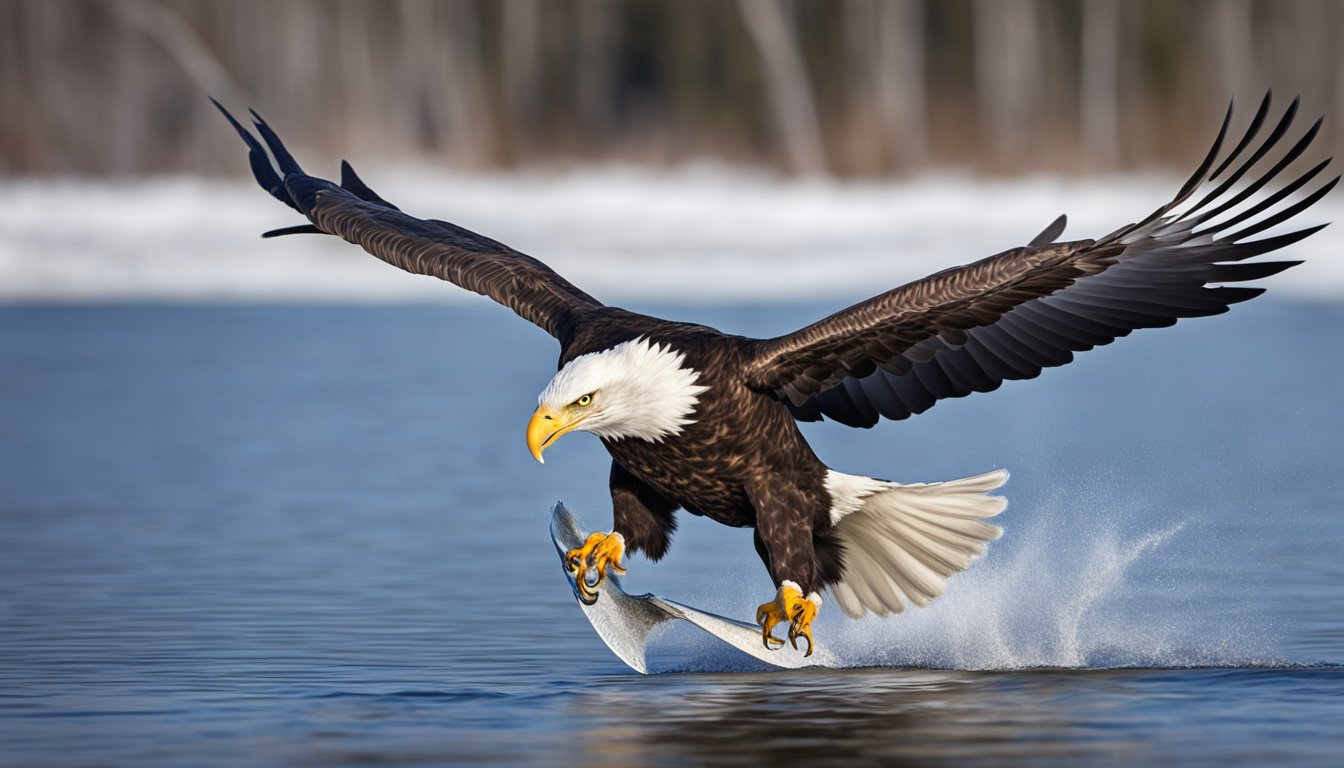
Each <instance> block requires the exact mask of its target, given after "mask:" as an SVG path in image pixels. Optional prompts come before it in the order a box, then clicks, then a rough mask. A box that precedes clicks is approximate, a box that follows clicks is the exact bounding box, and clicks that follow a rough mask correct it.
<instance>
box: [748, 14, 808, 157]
mask: <svg viewBox="0 0 1344 768" xmlns="http://www.w3.org/2000/svg"><path fill="white" fill-rule="evenodd" d="M737 7H738V9H739V10H740V11H741V14H742V20H743V21H744V22H745V23H746V25H747V31H748V32H750V33H751V39H752V42H754V43H755V44H756V51H757V53H758V54H759V56H760V60H761V67H762V69H763V70H764V74H765V79H766V85H767V87H768V89H769V92H770V103H771V105H772V106H773V108H774V112H775V123H776V125H777V127H778V129H779V131H780V134H781V136H782V138H783V140H784V149H785V152H786V153H787V155H788V158H789V165H790V166H791V167H792V168H793V170H795V171H797V172H799V173H826V172H827V164H826V150H825V146H824V144H823V143H822V139H821V125H820V123H819V122H818V120H817V109H816V106H815V102H814V101H813V99H812V86H811V85H810V83H809V81H808V78H807V70H806V68H804V66H803V58H802V54H801V53H800V52H799V51H798V42H797V40H796V39H795V37H794V34H793V28H792V26H793V25H792V24H791V23H790V20H789V18H788V16H787V14H786V13H785V10H784V8H783V7H782V6H781V5H780V3H778V2H775V1H774V0H738V3H737Z"/></svg>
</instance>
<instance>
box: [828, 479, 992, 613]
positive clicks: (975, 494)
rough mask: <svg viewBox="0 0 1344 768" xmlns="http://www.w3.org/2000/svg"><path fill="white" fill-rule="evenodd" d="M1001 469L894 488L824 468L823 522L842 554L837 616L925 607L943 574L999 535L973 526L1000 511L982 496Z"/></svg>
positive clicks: (938, 588) (935, 594)
mask: <svg viewBox="0 0 1344 768" xmlns="http://www.w3.org/2000/svg"><path fill="white" fill-rule="evenodd" d="M1007 480H1008V473H1007V472H1006V471H1004V470H998V471H995V472H987V473H985V474H983V475H976V476H975V477H967V478H964V479H962V480H951V481H949V482H946V483H918V484H912V485H902V484H900V483H893V482H890V481H888V480H876V479H874V478H871V477H858V476H855V475H845V474H842V473H840V472H836V471H834V470H831V471H830V472H829V473H828V474H827V476H826V490H827V491H828V492H829V493H830V494H831V521H832V523H833V524H834V525H835V535H836V538H837V539H839V541H840V545H841V546H842V547H844V551H845V572H844V578H843V579H842V581H841V582H840V583H838V584H834V585H832V586H831V594H832V595H834V596H835V601H836V602H837V603H839V604H840V607H841V609H843V610H844V612H845V613H847V614H849V615H850V616H853V617H854V618H858V617H860V616H862V615H863V614H864V612H865V611H872V612H873V613H875V614H877V615H878V616H886V615H888V614H892V613H900V612H901V611H903V610H905V604H906V603H907V602H909V603H914V604H915V605H919V606H924V605H928V604H929V602H930V601H932V600H933V599H934V598H936V597H938V596H939V595H941V594H942V593H943V585H944V583H946V581H947V579H948V577H950V576H951V575H952V574H954V573H959V572H961V571H964V570H966V569H967V568H969V567H970V565H971V561H972V560H973V559H974V558H975V557H977V556H979V555H982V554H984V552H985V546H986V544H987V543H988V542H990V541H993V540H994V539H997V538H998V537H999V535H1000V533H1002V531H1001V530H1000V529H999V527H998V526H996V525H991V524H989V523H985V522H981V521H982V520H984V519H986V518H990V517H993V516H995V515H997V514H999V513H1000V512H1002V511H1003V510H1004V508H1005V507H1007V506H1008V500H1007V499H1005V498H1003V497H1002V496H989V495H987V494H988V493H989V491H992V490H994V489H995V488H998V487H999V486H1001V485H1003V484H1004V482H1006V481H1007Z"/></svg>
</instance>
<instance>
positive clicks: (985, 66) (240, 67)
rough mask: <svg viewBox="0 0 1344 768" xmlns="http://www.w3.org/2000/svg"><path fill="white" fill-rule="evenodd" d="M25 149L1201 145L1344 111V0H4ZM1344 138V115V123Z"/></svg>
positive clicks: (623, 157)
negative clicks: (1280, 113) (1224, 120)
mask: <svg viewBox="0 0 1344 768" xmlns="http://www.w3.org/2000/svg"><path fill="white" fill-rule="evenodd" d="M0 17H3V20H4V22H3V24H0V114H3V115H4V116H5V117H4V120H3V121H2V122H0V170H3V171H5V172H7V173H10V174H23V175H42V174H79V175H107V174H145V173H165V172H169V173H180V172H191V173H210V174H219V173H226V174H235V175H236V174H237V173H239V170H240V168H241V167H242V166H241V164H240V163H239V162H238V159H237V157H236V156H235V155H234V154H229V153H227V152H221V151H220V150H221V147H220V133H221V132H220V131H219V118H218V115H217V114H215V113H214V111H213V110H212V109H211V108H210V106H209V104H208V103H207V102H206V100H205V98H204V96H205V95H206V94H211V95H214V96H215V97H217V98H219V99H221V100H222V101H224V102H225V103H226V104H230V105H232V106H234V107H235V108H243V107H246V106H255V107H257V108H258V109H260V110H262V111H263V113H264V114H265V115H266V116H267V117H268V119H270V120H271V121H272V122H274V123H276V124H278V125H280V126H283V127H286V128H287V131H286V133H287V134H288V135H289V136H290V137H291V138H290V140H291V141H292V142H295V143H297V144H298V145H300V146H302V147H305V148H313V149H316V150H319V151H321V152H324V153H328V154H331V153H346V154H349V155H354V156H358V157H363V158H380V159H397V160H403V161H414V162H420V161H422V160H429V161H432V162H434V163H436V164H442V165H446V166H453V167H459V168H477V169H479V168H501V167H506V168H507V167H525V166H532V165H536V164H542V165H551V166H554V165H567V164H574V163H587V162H593V161H601V162H610V161H622V162H631V163H637V164H641V165H653V166H662V165H669V164H677V163H684V162H687V161H691V160H701V159H706V158H712V159H715V160H721V161H726V162H729V163H732V164H745V165H756V166H764V167H767V168H772V169H778V170H782V171H787V172H797V173H820V174H834V175H838V176H844V177H850V176H856V177H874V176H887V175H892V174H910V173H912V172H918V171H922V170H926V169H929V168H938V167H945V166H956V167H963V168H973V169H975V170H978V171H985V172H991V173H1024V172H1041V171H1048V172H1064V173H1079V172H1097V171H1111V170H1116V169H1133V168H1135V167H1151V166H1163V165H1171V164H1175V165H1179V166H1180V167H1181V168H1184V167H1186V166H1188V165H1189V164H1190V163H1191V162H1192V159H1193V158H1195V157H1197V155H1198V154H1199V153H1200V151H1201V150H1202V149H1203V148H1204V147H1205V145H1206V144H1207V142H1208V141H1209V139H1210V133H1211V130H1212V128H1213V126H1214V124H1215V122H1216V120H1217V117H1218V116H1219V115H1220V114H1221V111H1222V109H1223V107H1225V106H1226V104H1227V102H1228V100H1229V99H1231V98H1236V99H1238V100H1240V101H1243V102H1247V103H1248V106H1249V105H1251V104H1253V102H1254V101H1255V100H1257V99H1258V98H1259V96H1260V95H1261V94H1262V93H1263V92H1264V90H1265V88H1266V87H1268V86H1277V87H1278V89H1279V92H1280V94H1281V95H1283V96H1286V97H1291V96H1293V95H1296V94H1300V95H1301V96H1302V97H1303V101H1304V104H1305V107H1306V112H1308V113H1310V114H1312V115H1313V116H1314V115H1315V114H1317V113H1321V112H1326V111H1329V112H1333V113H1335V114H1339V113H1341V112H1344V75H1341V72H1342V71H1344V49H1341V47H1340V46H1339V44H1338V38H1339V30H1340V29H1342V28H1344V4H1341V3H1339V2H1335V1H1334V0H1184V1H1169V0H1129V1H1125V2H1122V1H1121V0H1090V1H1088V2H1081V1H1080V0H946V1H938V2H932V1H928V0H836V1H834V2H832V1H829V0H781V1H779V2H776V1H775V0H737V1H728V0H686V1H685V2H660V1H658V0H577V1H575V2H543V1H542V0H499V1H497V2H495V1H488V0H290V1H289V2H284V3H274V2H268V1H267V0H237V1H236V2H227V3H225V2H212V1H211V0H51V1H49V2H37V1H35V0H0ZM1341 140H1344V120H1334V121H1331V122H1330V123H1328V124H1327V128H1326V143H1327V144H1329V145H1330V146H1331V147H1338V146H1339V145H1340V143H1341Z"/></svg>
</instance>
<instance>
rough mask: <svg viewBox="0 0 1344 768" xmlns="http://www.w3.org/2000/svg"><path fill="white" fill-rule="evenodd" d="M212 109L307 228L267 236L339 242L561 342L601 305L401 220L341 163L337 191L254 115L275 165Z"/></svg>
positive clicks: (487, 244)
mask: <svg viewBox="0 0 1344 768" xmlns="http://www.w3.org/2000/svg"><path fill="white" fill-rule="evenodd" d="M215 106H216V107H219V111H220V112H223V113H224V116H225V117H226V118H228V120H229V123H230V124H232V125H233V127H234V129H235V130H236V131H238V135H239V136H241V137H242V138H243V141H244V142H245V143H246V144H247V147H248V160H249V162H250V163H251V166H252V175H253V176H255V177H256V179H257V183H258V184H260V185H261V187H262V188H263V189H265V190H266V191H267V192H269V193H271V196H272V197H274V198H276V199H277V200H279V201H280V202H282V203H284V204H285V205H288V206H289V207H291V208H293V209H294V210H296V211H298V212H300V213H302V214H303V215H305V216H307V217H308V220H309V221H310V222H312V223H311V224H304V225H300V226H295V227H287V228H285V229H278V230H272V231H270V232H267V233H266V234H265V235H264V236H265V237H274V236H277V235H291V234H300V233H324V234H331V235H338V236H340V237H341V238H342V239H344V240H346V241H348V242H351V243H355V244H356V245H359V246H362V247H363V248H364V250H366V251H368V252H369V253H371V254H373V255H374V256H377V257H378V258H380V259H382V260H383V261H386V262H387V263H389V264H392V265H393V266H397V267H401V268H402V269H404V270H406V271H407V272H414V273H416V274H420V275H431V276H433V277H437V278H439V279H441V280H447V281H449V282H451V283H455V284H457V285H459V286H461V287H463V288H466V289H467V290H469V291H475V292H476V293H479V294H482V295H485V296H489V297H490V298H492V299H494V300H495V301H497V302H499V303H500V304H503V305H504V306H506V307H508V308H509V309H512V310H513V311H514V312H517V313H518V314H519V315H520V316H522V317H523V318H524V319H526V320H529V321H531V322H533V323H535V324H536V325H538V326H540V327H541V328H543V329H545V330H546V331H547V332H548V333H550V334H551V335H552V336H554V337H556V338H557V339H560V340H561V342H562V343H563V342H566V341H567V340H568V338H569V337H570V335H571V334H572V333H573V329H574V325H575V322H576V318H577V317H578V316H579V315H581V314H583V313H584V312H585V311H587V310H591V309H595V308H597V307H601V306H602V304H601V303H600V302H598V301H597V300H596V299H594V298H593V297H591V296H589V295H588V294H586V293H584V292H583V291H581V290H579V289H578V288H576V287H574V285H573V284H571V283H570V282H569V281H567V280H565V279H564V278H563V277H561V276H560V275H558V274H556V272H555V271H554V270H552V269H551V268H550V267H548V266H546V265H545V264H542V263H541V262H540V261H537V260H536V259H534V258H532V257H531V256H527V255H524V254H522V253H519V252H518V251H515V250H513V249H512V248H510V247H508V246H507V245H504V244H503V243H499V242H496V241H494V240H491V239H490V238H488V237H483V236H481V235H478V234H476V233H475V232H472V231H470V230H467V229H463V228H462V227H459V226H457V225H456V224H450V223H448V222H446V221H438V220H435V219H417V218H415V217H414V216H408V215H407V214H405V213H402V212H401V211H400V210H399V209H398V208H397V207H396V206H394V205H392V204H391V203H389V202H387V201H386V200H384V199H382V198H381V197H379V196H378V195H377V194H376V193H375V192H374V191H373V190H372V189H370V188H369V187H368V186H367V185H366V184H364V182H363V181H362V180H361V179H360V178H359V177H358V176H356V175H355V171H354V169H353V168H351V167H350V164H349V163H345V162H342V163H341V183H340V185H339V186H338V185H336V184H333V183H332V182H330V181H326V180H325V179H319V178H316V177H313V176H309V175H308V174H306V173H304V172H303V169H302V168H300V167H299V165H298V163H297V162H295V160H294V157H293V156H292V155H290V153H289V151H288V150H286V149H285V145H284V144H283V143H281V141H280V138H279V137H278V136H277V135H276V134H275V132H274V131H272V130H271V128H270V126H268V125H267V124H266V122H265V121H263V120H262V119H261V118H260V117H259V116H257V114H256V113H255V112H253V113H252V121H253V123H254V124H255V126H256V129H257V132H258V133H259V134H261V138H262V140H263V141H265V142H266V146H267V147H268V148H269V149H270V150H271V154H272V155H274V157H275V166H272V165H271V160H270V158H268V157H267V156H266V151H265V149H263V148H262V145H261V142H259V141H257V138H256V137H255V136H253V135H252V133H251V132H249V131H248V130H247V129H246V128H244V127H243V126H242V125H241V124H240V123H239V122H238V121H237V120H235V119H234V118H233V115H230V114H229V113H228V111H227V110H225V109H224V107H222V106H220V105H219V102H215ZM276 166H278V168H279V172H278V173H277V171H276ZM282 174H283V175H282Z"/></svg>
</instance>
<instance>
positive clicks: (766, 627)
mask: <svg viewBox="0 0 1344 768" xmlns="http://www.w3.org/2000/svg"><path fill="white" fill-rule="evenodd" d="M820 607H821V596H820V595H818V594H817V593H816V592H813V593H812V594H810V595H808V596H807V597H803V590H802V588H801V587H799V586H798V585H797V584H795V583H793V582H792V581H786V582H784V583H783V584H781V585H780V586H779V592H778V593H777V594H776V595H775V599H774V600H771V601H770V602H768V603H764V604H762V605H761V607H759V608H757V609H756V623H757V624H760V625H761V642H763V643H765V647H766V648H770V649H772V650H773V649H775V648H778V647H780V646H782V645H784V641H783V640H780V639H779V638H777V637H775V636H774V634H773V633H774V630H775V627H776V626H778V625H779V623H780V622H782V621H786V620H787V621H788V622H789V642H790V643H791V644H792V645H793V647H794V649H797V648H798V638H800V637H801V638H803V639H805V640H807V652H806V653H804V654H803V655H804V656H811V655H812V620H813V619H814V618H816V616H817V609H818V608H820Z"/></svg>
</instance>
